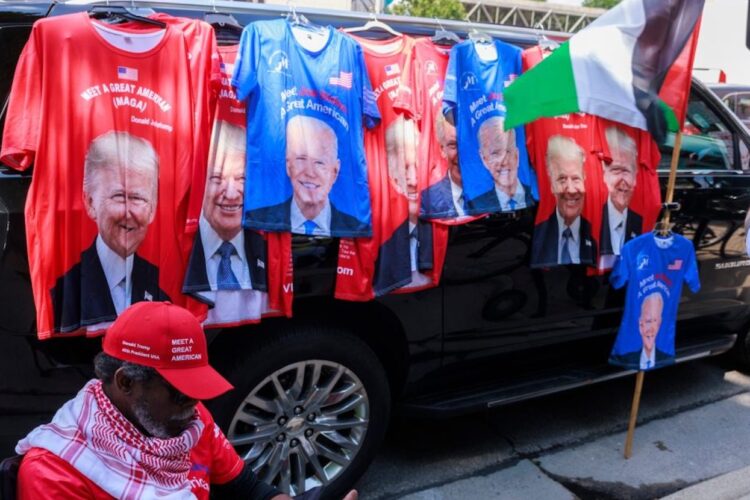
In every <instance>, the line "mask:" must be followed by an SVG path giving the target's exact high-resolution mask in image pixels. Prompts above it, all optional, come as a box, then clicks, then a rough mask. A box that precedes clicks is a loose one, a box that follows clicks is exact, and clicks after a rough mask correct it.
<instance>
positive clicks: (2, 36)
mask: <svg viewBox="0 0 750 500" xmlns="http://www.w3.org/2000/svg"><path fill="white" fill-rule="evenodd" d="M30 32H31V26H11V27H7V26H4V27H0V47H2V50H0V132H2V130H3V127H4V126H5V110H6V107H7V106H8V94H9V93H10V86H11V82H13V73H15V71H16V63H17V62H18V56H19V55H20V54H21V50H22V49H23V46H24V44H25V43H26V39H27V38H28V37H29V33H30ZM0 141H2V133H0ZM0 145H1V144H0Z"/></svg>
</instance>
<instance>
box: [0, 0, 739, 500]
mask: <svg viewBox="0 0 750 500" xmlns="http://www.w3.org/2000/svg"><path fill="white" fill-rule="evenodd" d="M113 3H114V2H113ZM138 3H139V5H142V4H143V2H138ZM126 4H130V2H126ZM216 4H218V6H219V8H220V9H221V10H222V11H224V12H231V13H232V14H233V15H234V16H235V18H236V19H237V20H239V21H240V23H242V24H245V23H248V22H251V21H254V20H258V19H269V18H274V17H278V16H279V15H283V14H284V13H285V12H284V9H283V8H278V7H272V6H266V5H259V4H249V3H248V4H243V3H233V2H222V1H219V2H216ZM154 5H158V6H159V7H158V8H159V10H164V11H165V12H168V13H170V14H174V15H182V16H190V17H203V16H204V15H205V13H206V12H207V11H210V10H211V9H212V8H213V3H211V4H209V3H208V2H200V1H198V0H193V1H188V2H186V1H183V2H177V1H173V2H172V3H170V2H169V1H165V2H156V3H155V4H154ZM87 8H88V7H87V6H85V5H81V2H77V3H76V5H72V4H64V3H49V2H45V3H42V2H40V3H35V2H18V3H12V2H6V3H1V4H0V47H2V48H3V50H2V51H1V53H0V104H1V105H2V107H0V119H2V118H3V114H4V112H5V109H6V106H7V97H8V92H9V89H10V85H11V80H12V77H13V71H14V67H15V63H16V59H17V57H18V55H19V53H20V51H21V49H22V47H23V45H24V43H25V40H26V37H27V36H28V34H29V31H30V28H31V25H32V23H33V22H34V21H35V20H36V19H38V18H40V17H44V16H52V15H60V14H65V13H71V12H75V11H80V10H85V9H87ZM304 13H305V15H307V17H308V18H309V19H310V20H311V21H312V22H314V23H318V24H333V25H334V26H354V25H361V24H363V23H364V22H365V21H366V20H367V16H366V15H360V14H356V13H346V12H341V13H334V12H324V11H313V10H309V11H305V12H304ZM384 20H385V21H386V22H387V23H388V24H389V25H391V26H392V27H394V28H395V29H397V30H399V31H401V32H404V33H409V34H414V35H432V34H433V33H434V32H435V27H436V24H437V23H436V22H434V21H432V20H428V19H412V18H403V17H400V18H397V17H388V16H384ZM443 25H445V27H446V28H447V29H450V30H453V31H456V32H458V33H459V34H464V35H465V34H466V32H467V31H468V29H469V28H470V27H471V26H470V25H468V24H466V23H460V22H443ZM482 29H484V30H486V31H487V32H489V33H491V34H492V35H493V36H496V37H498V38H501V39H503V40H505V41H508V42H511V43H515V44H518V45H521V46H529V45H533V44H536V43H538V34H537V33H535V32H532V31H529V30H521V29H511V28H500V27H497V26H482ZM688 122H689V123H688V124H687V125H686V129H687V131H688V132H689V135H685V138H684V140H683V147H682V151H681V154H680V162H679V173H678V177H677V191H676V195H675V199H676V200H677V201H678V202H679V203H680V204H681V210H680V211H679V212H677V213H676V214H675V215H674V219H673V220H674V222H675V231H677V232H679V233H682V234H683V235H685V236H686V237H687V238H689V239H690V240H691V241H692V242H693V245H694V247H695V251H696V253H697V257H698V262H699V267H700V279H701V282H702V289H701V292H700V293H698V294H686V295H685V296H684V297H683V299H682V301H683V303H682V305H681V307H680V314H679V319H678V332H679V333H678V335H677V358H678V359H677V360H678V362H682V361H688V360H692V359H697V358H701V357H705V356H711V355H715V354H720V353H723V352H725V351H728V350H730V349H731V348H732V347H733V346H735V345H736V347H735V349H736V351H737V353H738V354H739V357H740V359H741V360H742V361H744V362H747V361H748V356H749V350H748V344H747V331H748V326H750V323H749V322H750V307H749V306H748V303H749V301H748V294H749V293H750V259H749V258H748V257H747V255H746V252H745V228H744V227H743V220H744V218H745V214H746V212H747V208H748V206H749V205H750V171H749V170H748V169H749V168H750V165H749V164H748V146H749V145H750V136H749V135H748V131H747V129H746V128H745V127H743V126H742V124H741V123H740V122H739V121H738V120H737V118H736V117H734V116H733V115H732V114H731V113H729V111H728V110H727V109H726V107H724V106H723V105H722V104H721V102H720V101H719V100H718V99H717V98H716V96H715V95H714V94H713V93H711V92H710V91H709V90H707V89H706V88H705V87H704V86H703V85H701V84H700V83H699V82H697V81H696V82H694V83H693V90H692V94H691V97H690V104H689V111H688ZM0 127H2V122H1V121H0ZM669 144H670V142H668V144H667V146H665V147H664V149H663V151H662V153H663V159H662V164H661V165H660V171H659V175H660V178H661V180H662V181H663V184H662V185H663V186H666V174H667V169H668V167H669V160H670V156H671V148H670V147H669ZM31 176H33V173H23V174H19V173H17V172H15V171H13V170H10V169H8V168H6V167H4V166H0V252H1V253H0V353H2V354H1V356H2V358H1V361H0V381H2V382H0V384H2V388H1V389H0V391H1V396H0V422H2V424H3V425H1V426H0V429H2V431H0V432H2V438H3V439H2V442H1V444H2V449H1V450H0V452H1V453H2V455H4V456H7V455H10V454H11V453H12V446H13V445H14V444H15V442H16V440H17V439H19V438H20V437H21V436H23V435H24V434H25V433H26V432H28V431H29V430H30V429H31V428H32V427H34V426H35V425H37V424H38V423H40V422H43V421H46V420H48V419H49V418H50V416H51V413H52V412H53V411H54V410H56V409H57V408H58V407H59V405H60V404H61V403H62V402H63V401H65V400H67V399H68V398H70V397H71V395H72V394H74V393H75V392H76V391H77V390H78V389H79V388H80V387H81V386H82V385H83V383H84V382H85V381H86V380H87V379H88V378H89V377H91V376H92V373H91V363H90V362H91V358H92V356H93V354H94V353H95V352H97V351H98V350H99V348H100V342H99V341H98V340H88V339H83V338H71V339H56V340H49V341H44V342H40V341H38V340H37V339H36V332H35V324H34V321H35V320H34V318H35V312H34V303H33V299H32V294H31V284H30V279H29V267H28V259H27V255H26V243H25V242H26V237H25V230H24V216H23V212H24V200H25V196H26V191H27V188H28V186H29V182H30V181H31ZM533 221H534V210H533V209H531V210H525V211H521V212H519V213H516V214H502V215H493V216H490V217H487V218H484V219H481V220H478V221H475V222H472V223H469V224H466V225H464V226H458V227H452V228H451V232H450V240H449V247H448V254H447V258H446V262H445V268H444V273H443V276H444V277H443V280H442V283H441V285H440V287H438V288H435V289H432V290H427V291H423V292H418V293H414V294H405V295H392V296H385V297H382V298H380V299H377V300H375V301H372V302H368V303H351V302H344V301H337V300H334V299H333V293H332V292H333V283H334V279H335V275H336V258H337V248H338V245H337V241H336V240H333V239H326V238H307V237H295V238H294V266H295V283H294V289H295V303H294V319H292V320H286V319H275V320H268V321H264V322H263V323H262V324H260V325H258V326H252V327H246V328H240V329H232V330H224V331H209V332H207V335H208V337H209V340H210V349H211V359H212V363H213V364H214V365H215V366H216V367H217V368H218V369H219V370H220V371H221V372H222V373H224V374H225V375H226V376H227V378H229V379H230V380H231V381H232V383H233V384H234V385H235V387H236V389H235V390H234V391H232V392H231V393H230V394H228V395H226V396H223V397H221V398H219V399H217V400H214V401H211V402H210V405H209V406H210V408H211V410H212V411H213V413H214V416H215V417H216V420H217V421H218V422H219V423H220V425H221V426H222V427H223V428H224V430H225V431H226V433H227V435H228V436H229V438H230V440H231V441H232V442H233V443H234V445H235V446H236V448H237V449H238V451H239V452H240V454H241V455H242V456H243V457H244V458H245V459H246V460H247V461H248V462H249V463H251V464H252V466H253V467H254V469H255V470H257V471H258V473H259V474H260V475H261V477H262V478H263V479H265V480H267V481H270V482H273V483H275V484H277V485H279V486H280V487H282V488H283V489H285V490H287V491H291V492H293V493H299V492H301V491H303V490H305V489H309V488H311V487H313V486H316V485H320V484H323V485H326V486H327V490H326V491H327V492H328V493H340V492H342V491H344V490H346V489H347V488H349V487H350V486H351V485H352V484H353V483H354V481H355V480H356V479H357V478H358V477H359V476H360V475H361V474H362V472H363V471H364V469H365V468H366V467H367V465H368V464H369V462H370V461H371V460H372V458H373V456H374V454H375V453H376V450H377V448H378V445H379V444H380V442H381V440H382V438H383V435H384V432H385V430H386V426H387V424H388V420H389V417H390V415H391V413H392V412H395V411H398V412H402V413H406V414H412V415H414V414H419V415H422V416H434V417H445V416H451V415H456V414H459V413H463V412H470V411H477V410H482V409H486V408H490V407H494V406H498V405H503V404H507V403H512V402H515V401H519V400H523V399H526V398H532V397H537V396H542V395H545V394H550V393H553V392H557V391H561V390H565V389H571V388H575V387H578V386H581V385H585V384H590V383H593V382H599V381H604V380H608V379H612V378H615V377H621V376H625V375H628V374H630V373H632V372H629V371H623V370H621V369H618V368H615V367H612V366H609V365H608V364H607V362H606V361H607V356H608V353H609V350H610V348H611V346H612V343H613V340H614V337H615V333H616V329H617V327H618V324H619V321H620V317H621V313H622V306H623V297H624V295H623V293H621V292H617V291H614V290H613V289H612V288H611V287H610V285H609V283H608V276H598V277H596V276H588V275H587V272H586V269H585V268H584V267H580V266H567V267H558V268H553V269H550V270H547V271H543V270H533V269H531V268H530V267H529V255H530V243H531V231H532V228H533Z"/></svg>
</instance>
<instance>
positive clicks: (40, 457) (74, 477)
mask: <svg viewBox="0 0 750 500" xmlns="http://www.w3.org/2000/svg"><path fill="white" fill-rule="evenodd" d="M197 408H198V415H199V417H200V419H201V420H202V421H203V424H204V426H205V427H204V430H203V434H202V435H201V437H200V439H199V440H198V443H197V444H196V445H195V447H193V449H192V450H191V452H190V461H191V463H192V467H191V469H190V473H189V475H188V478H189V480H190V484H191V491H192V493H193V494H194V495H195V496H196V497H197V498H198V499H208V495H209V489H210V485H211V484H224V483H227V482H229V481H231V480H232V479H234V478H235V477H237V475H238V474H239V473H240V472H241V471H242V468H243V467H244V463H243V461H242V459H241V458H240V457H239V455H237V452H236V451H234V448H232V445H231V444H230V443H229V441H228V440H227V438H226V436H224V433H223V432H222V431H221V429H219V427H218V426H217V425H216V423H215V422H214V420H213V418H212V417H211V414H210V413H209V411H208V410H207V409H206V408H205V407H204V406H203V404H202V403H199V404H198V407H197ZM17 498H18V500H38V499H40V498H54V499H73V498H86V499H92V500H95V499H102V500H104V499H109V498H112V497H111V496H110V495H109V494H107V493H106V492H105V491H104V490H102V489H101V488H100V487H99V486H97V485H96V484H94V483H93V482H91V481H90V480H89V479H88V478H87V477H86V476H84V475H83V474H81V473H80V472H78V470H76V469H75V468H74V467H73V466H72V465H70V464H69V463H68V462H65V461H64V460H63V459H61V458H59V457H57V456H56V455H54V454H52V453H51V452H49V451H47V450H45V449H42V448H32V449H31V450H30V451H29V452H28V453H26V455H24V458H23V461H22V462H21V468H20V470H19V471H18V496H17Z"/></svg>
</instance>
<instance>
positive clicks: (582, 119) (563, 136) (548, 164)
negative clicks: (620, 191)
mask: <svg viewBox="0 0 750 500" xmlns="http://www.w3.org/2000/svg"><path fill="white" fill-rule="evenodd" d="M543 57H544V54H543V52H542V50H541V48H539V47H532V48H530V49H527V50H525V51H524V52H523V65H524V70H528V69H529V68H531V67H533V66H534V65H535V64H537V63H538V62H539V61H541V60H542V58H543ZM598 121H599V118H597V117H595V116H591V115H587V114H585V113H571V114H567V115H561V116H556V117H554V118H541V119H539V120H535V121H533V122H531V123H529V124H528V125H526V139H527V141H528V147H529V149H528V150H529V157H530V158H531V163H532V164H533V165H534V169H535V170H536V178H537V180H538V181H539V208H538V209H537V213H536V221H535V225H534V234H533V237H532V243H531V267H550V266H556V265H560V264H588V265H596V263H597V239H598V237H599V229H600V224H601V222H600V221H601V206H602V203H603V202H602V201H601V200H603V199H606V193H604V194H603V195H602V186H603V181H602V168H601V161H600V160H599V158H598V156H597V155H595V154H594V153H593V152H592V151H594V150H599V149H601V148H600V147H598V143H597V139H598V136H597V130H598V129H597V123H598Z"/></svg>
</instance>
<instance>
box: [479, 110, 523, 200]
mask: <svg viewBox="0 0 750 500" xmlns="http://www.w3.org/2000/svg"><path fill="white" fill-rule="evenodd" d="M490 127H491V129H490V130H489V131H488V132H487V133H484V134H480V143H479V153H480V154H481V156H482V162H483V163H484V168H486V169H487V171H488V172H489V173H490V175H491V176H492V179H493V181H494V182H495V185H496V186H497V187H498V188H500V189H501V190H502V191H504V192H505V193H506V194H507V195H508V196H513V195H514V194H515V191H516V186H517V185H518V150H517V149H516V145H515V144H513V140H512V136H511V134H509V133H507V132H503V130H502V128H501V125H499V123H498V125H494V124H493V125H491V126H490Z"/></svg>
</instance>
